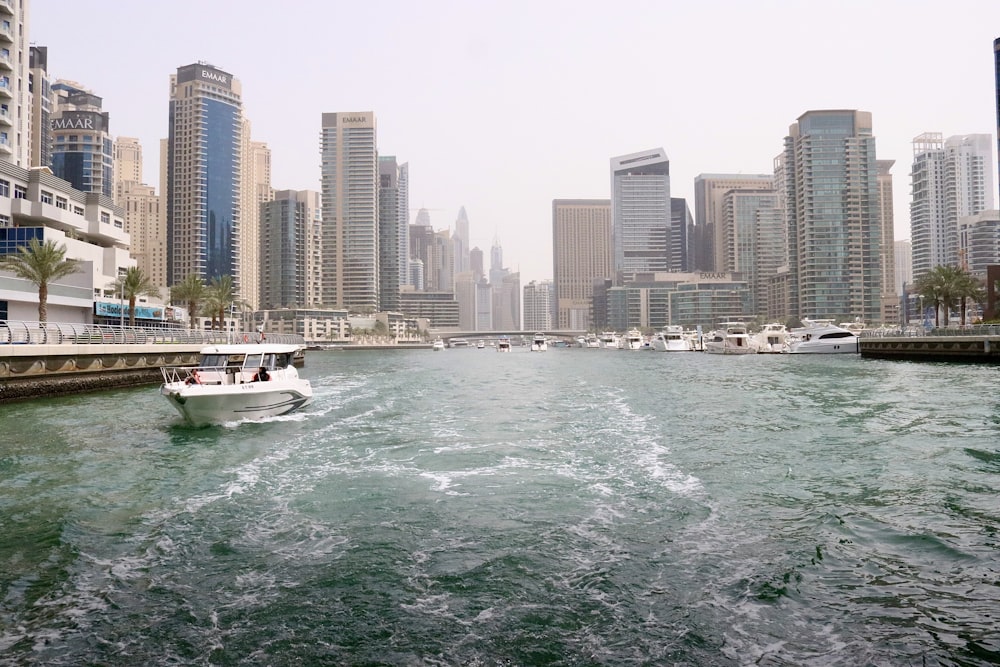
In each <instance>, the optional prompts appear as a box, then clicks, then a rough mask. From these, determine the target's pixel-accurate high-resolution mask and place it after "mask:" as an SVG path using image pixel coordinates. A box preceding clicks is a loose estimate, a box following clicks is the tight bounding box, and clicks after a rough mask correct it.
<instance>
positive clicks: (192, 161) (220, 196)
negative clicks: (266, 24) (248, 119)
mask: <svg viewBox="0 0 1000 667" xmlns="http://www.w3.org/2000/svg"><path fill="white" fill-rule="evenodd" d="M241 94H242V86H241V85H240V82H239V80H238V79H237V78H236V77H234V76H233V75H231V74H230V73H229V72H225V71H223V70H221V69H218V68H217V67H214V66H212V65H209V64H206V63H194V64H191V65H184V66H183V67H178V68H177V72H176V74H171V75H170V115H169V128H168V129H169V137H168V139H167V150H166V158H167V169H166V175H167V179H166V181H167V182H166V188H165V192H164V194H165V196H166V199H167V282H168V284H169V285H171V286H173V285H176V284H177V283H179V282H181V281H182V280H184V279H185V278H186V277H187V276H189V275H192V274H193V275H197V276H199V277H200V278H201V279H202V280H204V281H205V282H206V283H208V282H210V281H211V280H213V279H217V278H221V277H222V276H230V277H231V278H232V280H233V287H234V289H235V291H236V293H237V294H240V293H241V280H242V276H240V264H241V261H240V246H239V243H240V231H241V230H240V222H241V217H240V214H241V204H242V193H241V186H242V185H243V174H242V172H243V165H242V159H243V150H242V148H243V113H242V107H243V102H242V98H241Z"/></svg>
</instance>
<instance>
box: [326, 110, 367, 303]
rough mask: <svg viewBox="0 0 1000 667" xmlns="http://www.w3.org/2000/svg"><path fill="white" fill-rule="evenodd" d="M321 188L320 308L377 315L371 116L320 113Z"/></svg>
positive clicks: (362, 113) (355, 113)
mask: <svg viewBox="0 0 1000 667" xmlns="http://www.w3.org/2000/svg"><path fill="white" fill-rule="evenodd" d="M321 158H322V173H321V176H320V187H321V197H322V208H323V243H322V247H323V304H324V305H326V306H328V307H335V308H347V309H348V310H350V311H353V312H376V311H378V310H379V302H378V301H379V283H378V281H379V245H378V232H379V229H378V214H379V197H378V188H379V169H378V150H377V146H376V132H375V114H374V113H373V112H371V111H361V112H347V113H324V114H323V125H322V139H321Z"/></svg>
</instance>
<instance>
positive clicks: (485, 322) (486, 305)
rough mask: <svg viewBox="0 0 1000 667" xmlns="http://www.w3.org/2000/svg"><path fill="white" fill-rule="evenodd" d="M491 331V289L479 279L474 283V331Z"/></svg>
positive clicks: (487, 283) (484, 281) (484, 279)
mask: <svg viewBox="0 0 1000 667" xmlns="http://www.w3.org/2000/svg"><path fill="white" fill-rule="evenodd" d="M493 330H494V328H493V288H492V287H491V286H490V283H489V281H487V280H486V278H485V277H480V279H479V281H478V282H477V283H476V331H493Z"/></svg>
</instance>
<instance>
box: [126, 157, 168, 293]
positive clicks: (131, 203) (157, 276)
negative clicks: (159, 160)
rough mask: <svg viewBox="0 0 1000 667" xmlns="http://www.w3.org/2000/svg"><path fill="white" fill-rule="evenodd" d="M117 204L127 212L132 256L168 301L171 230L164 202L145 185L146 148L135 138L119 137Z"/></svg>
mask: <svg viewBox="0 0 1000 667" xmlns="http://www.w3.org/2000/svg"><path fill="white" fill-rule="evenodd" d="M114 165H115V168H114V171H115V187H114V191H115V203H116V204H117V205H118V206H121V208H122V210H123V211H124V212H125V231H126V232H128V235H129V238H130V239H131V245H130V247H129V254H131V255H132V257H133V258H135V261H136V266H137V267H138V268H140V269H142V272H143V273H144V274H146V276H147V277H148V278H149V279H150V281H151V282H152V283H153V284H154V285H155V286H156V287H157V288H159V290H160V295H161V296H162V297H163V298H167V229H166V218H165V217H164V215H163V204H162V202H163V200H162V198H161V197H160V196H159V195H157V194H156V189H155V188H153V187H152V186H150V185H146V184H145V183H143V182H142V145H141V144H140V143H139V140H138V139H136V138H134V137H118V139H116V140H115V145H114Z"/></svg>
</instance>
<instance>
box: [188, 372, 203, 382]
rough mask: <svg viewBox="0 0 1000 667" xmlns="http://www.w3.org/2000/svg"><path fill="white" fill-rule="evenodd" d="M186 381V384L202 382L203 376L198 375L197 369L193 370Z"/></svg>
mask: <svg viewBox="0 0 1000 667" xmlns="http://www.w3.org/2000/svg"><path fill="white" fill-rule="evenodd" d="M184 382H185V384H201V376H200V375H198V371H197V370H193V371H191V375H189V376H188V379H187V380H185V381H184Z"/></svg>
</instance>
